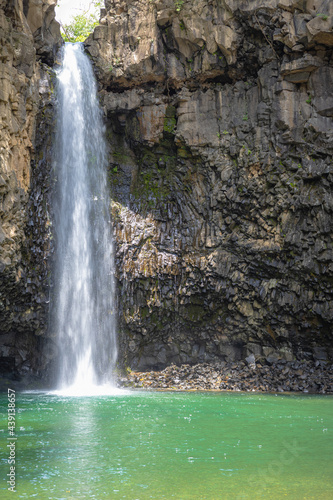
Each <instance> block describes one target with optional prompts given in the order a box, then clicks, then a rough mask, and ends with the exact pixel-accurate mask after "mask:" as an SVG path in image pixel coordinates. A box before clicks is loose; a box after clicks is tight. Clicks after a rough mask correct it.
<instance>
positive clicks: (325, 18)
mask: <svg viewBox="0 0 333 500" xmlns="http://www.w3.org/2000/svg"><path fill="white" fill-rule="evenodd" d="M317 17H321V18H322V20H323V21H327V19H328V16H327V15H326V14H317Z"/></svg>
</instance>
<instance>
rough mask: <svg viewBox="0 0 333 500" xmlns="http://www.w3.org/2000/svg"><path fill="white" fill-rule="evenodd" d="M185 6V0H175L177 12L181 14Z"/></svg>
mask: <svg viewBox="0 0 333 500" xmlns="http://www.w3.org/2000/svg"><path fill="white" fill-rule="evenodd" d="M183 5H184V0H175V6H176V11H177V12H180V11H181V10H182V7H183Z"/></svg>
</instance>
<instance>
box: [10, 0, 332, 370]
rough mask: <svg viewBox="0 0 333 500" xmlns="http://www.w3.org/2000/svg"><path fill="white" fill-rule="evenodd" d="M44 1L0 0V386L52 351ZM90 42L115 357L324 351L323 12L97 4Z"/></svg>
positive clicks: (320, 7) (252, 2)
mask: <svg viewBox="0 0 333 500" xmlns="http://www.w3.org/2000/svg"><path fill="white" fill-rule="evenodd" d="M54 5H55V1H53V0H30V1H29V0H24V1H22V0H11V1H10V2H8V1H4V0H0V45H1V52H0V61H1V62H0V72H1V73H0V79H1V83H0V115H1V121H0V220H1V225H0V276H1V277H0V294H1V295H0V346H1V347H0V349H1V352H0V371H1V373H2V374H5V375H6V374H9V373H11V374H13V373H14V374H15V373H17V372H20V373H21V374H24V373H25V374H27V373H35V374H36V373H38V372H39V373H40V374H43V377H46V376H47V374H48V373H49V372H50V367H51V365H52V362H53V361H54V359H55V357H56V355H57V352H56V347H55V342H54V339H53V337H52V331H51V329H50V328H49V329H47V317H48V313H49V311H48V300H49V299H48V294H49V288H50V287H49V280H50V272H51V271H50V270H51V266H50V252H51V250H52V248H51V247H52V245H51V243H52V242H51V228H52V226H51V222H50V216H49V195H50V191H51V186H50V184H51V181H50V175H49V173H50V168H51V165H52V161H51V158H52V147H53V145H54V134H53V123H54V106H53V104H54V94H53V83H52V82H53V77H52V70H51V69H50V65H52V64H53V63H54V60H55V54H56V51H57V49H58V48H59V46H60V44H61V40H60V35H59V26H58V24H57V23H56V22H55V21H54ZM86 49H87V51H88V52H89V54H90V55H91V58H92V61H93V64H94V68H95V72H96V76H97V79H98V81H99V86H100V100H101V103H102V106H103V108H104V110H105V116H106V124H107V134H108V140H109V144H110V162H109V180H110V185H111V190H112V197H113V202H112V215H113V221H114V233H115V240H116V250H117V255H116V257H117V258H116V266H117V269H116V272H117V279H118V306H119V307H118V310H119V344H120V350H121V356H120V362H121V364H122V365H124V366H131V367H132V368H136V369H149V368H162V367H164V366H166V365H169V364H171V363H176V364H180V363H197V362H203V361H206V362H212V363H213V364H214V363H215V362H218V361H219V360H226V361H234V360H238V359H241V358H244V357H246V356H249V355H252V354H253V355H254V359H258V358H260V357H264V358H267V359H268V358H270V359H269V362H272V359H273V360H274V358H283V359H285V360H292V359H294V358H298V359H300V360H303V359H313V358H314V359H316V360H321V361H323V362H324V361H325V360H327V359H331V358H332V354H333V353H332V327H333V297H332V283H333V261H332V257H333V245H332V235H333V229H332V210H333V198H332V182H333V172H332V155H333V146H332V135H333V132H332V131H333V129H332V117H333V85H332V84H333V58H332V49H333V4H332V2H330V1H329V0H326V1H323V0H318V1H316V0H265V1H259V0H192V1H190V0H149V1H147V0H106V2H105V9H103V10H102V18H101V23H100V25H99V26H98V27H97V28H96V29H95V31H94V33H93V35H91V36H90V37H89V39H88V40H87V42H86ZM50 248H51V250H50ZM250 358H251V359H253V356H250Z"/></svg>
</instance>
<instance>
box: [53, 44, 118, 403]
mask: <svg viewBox="0 0 333 500" xmlns="http://www.w3.org/2000/svg"><path fill="white" fill-rule="evenodd" d="M63 50H64V53H63V62H62V67H61V69H60V70H59V71H58V75H57V78H58V85H57V92H58V119H57V139H56V140H57V148H56V150H57V153H56V158H55V165H54V169H55V176H56V190H55V191H56V192H55V197H54V198H55V199H54V226H55V238H56V241H55V248H56V259H55V260H56V263H55V270H54V280H55V295H54V300H53V308H52V310H53V311H52V322H53V330H54V331H55V333H56V335H57V338H58V342H59V349H60V361H59V370H58V383H57V386H58V388H59V389H61V390H63V389H66V388H70V391H71V392H72V393H73V394H75V393H86V392H89V391H91V392H94V390H95V389H96V386H101V385H103V384H106V383H110V382H112V371H113V369H114V366H115V362H116V357H117V347H116V320H115V300H114V275H113V271H114V265H113V245H112V228H111V221H110V197H109V193H108V186H107V148H106V142H105V129H104V125H103V121H102V113H101V110H100V108H99V105H98V100H97V97H96V95H97V88H96V82H95V77H94V74H93V70H92V67H91V64H90V61H89V59H88V57H87V56H86V55H85V54H84V52H83V47H82V45H81V44H66V45H65V47H64V49H63Z"/></svg>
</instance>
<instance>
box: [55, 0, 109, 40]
mask: <svg viewBox="0 0 333 500" xmlns="http://www.w3.org/2000/svg"><path fill="white" fill-rule="evenodd" d="M90 6H93V7H94V9H95V10H94V12H93V13H91V12H89V9H88V10H86V11H85V12H83V13H82V14H78V15H76V16H74V17H73V19H72V21H71V22H70V23H69V24H65V25H62V24H60V26H61V36H62V38H63V39H64V41H65V42H71V43H75V42H84V41H85V40H86V39H87V38H88V36H89V35H90V33H92V32H93V31H94V28H95V26H97V25H98V24H99V22H98V20H99V9H100V7H101V2H99V1H96V0H95V1H92V2H91V4H90ZM90 6H89V8H90Z"/></svg>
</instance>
